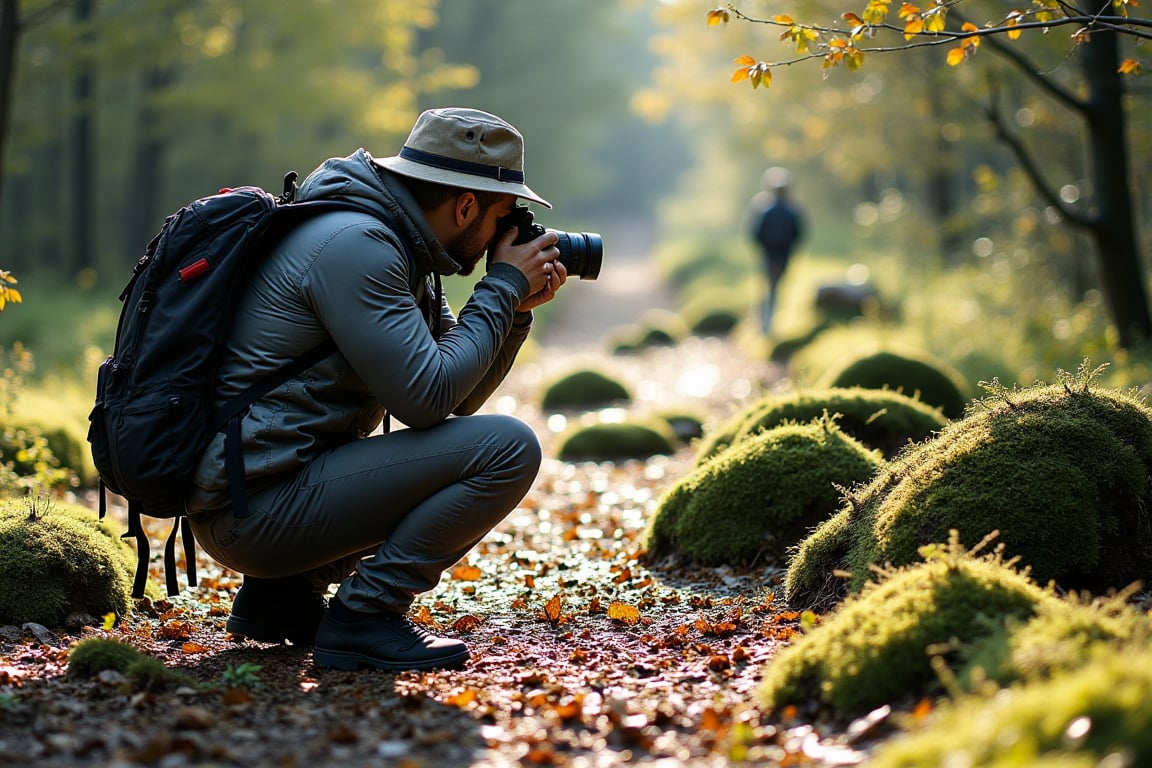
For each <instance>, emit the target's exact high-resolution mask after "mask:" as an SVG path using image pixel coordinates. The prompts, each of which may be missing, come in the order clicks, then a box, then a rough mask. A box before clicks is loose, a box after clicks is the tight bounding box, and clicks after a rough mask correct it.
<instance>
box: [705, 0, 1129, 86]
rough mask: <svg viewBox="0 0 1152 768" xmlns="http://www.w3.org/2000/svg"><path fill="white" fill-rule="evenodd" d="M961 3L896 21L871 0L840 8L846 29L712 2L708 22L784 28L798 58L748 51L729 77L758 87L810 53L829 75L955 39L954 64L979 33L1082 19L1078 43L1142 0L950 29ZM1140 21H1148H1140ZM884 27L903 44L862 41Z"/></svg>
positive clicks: (914, 9) (1042, 6)
mask: <svg viewBox="0 0 1152 768" xmlns="http://www.w3.org/2000/svg"><path fill="white" fill-rule="evenodd" d="M957 4H958V0H952V2H948V1H947V0H934V1H933V2H932V4H931V5H930V6H928V7H926V8H922V7H920V6H918V5H915V4H913V3H910V2H904V3H901V5H900V6H899V8H897V10H896V17H897V18H898V19H899V20H900V24H892V23H889V21H888V18H889V13H890V7H891V0H868V4H867V5H866V6H865V7H864V9H863V11H862V12H861V13H855V12H853V11H847V12H845V13H843V14H841V18H842V19H843V20H844V21H845V22H847V23H848V26H847V28H846V29H845V28H841V27H824V26H820V25H815V24H803V23H799V22H797V21H795V20H793V19H792V18H791V17H789V16H785V15H777V16H773V17H771V18H767V19H754V18H751V17H749V16H746V15H745V14H744V13H742V12H741V11H739V10H737V9H736V8H735V7H734V6H732V5H731V4H729V5H728V6H727V7H722V8H714V9H712V10H710V11H708V13H707V17H706V22H707V24H708V26H710V27H715V26H720V25H721V24H727V23H728V22H729V21H731V20H732V19H733V18H737V19H739V20H741V21H746V22H753V23H760V24H769V25H773V26H778V27H782V28H783V31H782V32H781V33H780V40H781V41H783V42H786V43H790V44H791V45H792V46H793V48H794V54H795V58H793V59H791V60H788V61H778V62H771V61H764V60H761V59H757V58H755V57H753V56H747V55H745V56H740V57H739V58H737V59H736V60H735V64H736V66H737V69H736V71H735V72H733V73H732V78H731V81H732V82H733V83H739V82H742V81H745V80H747V81H748V82H750V83H751V84H752V87H753V88H758V87H759V86H761V85H763V86H765V87H768V86H769V85H770V84H771V82H772V68H773V67H775V66H781V65H784V64H794V63H797V62H799V61H804V60H807V59H813V58H822V59H823V64H822V69H823V70H824V76H825V77H827V76H828V73H829V70H831V69H833V68H835V67H838V66H840V65H841V64H843V65H845V66H846V67H848V69H850V70H856V69H859V68H860V67H861V66H862V65H863V63H864V53H865V51H866V50H867V51H877V52H890V51H896V50H901V49H905V48H914V47H921V46H935V45H942V44H949V43H955V45H954V47H951V48H949V49H948V52H947V54H946V56H945V60H946V61H947V63H948V65H949V66H953V67H954V66H957V65H959V64H962V63H964V62H965V61H967V60H969V59H971V58H972V57H973V56H974V55H975V54H976V50H977V49H978V48H979V47H980V41H981V39H982V38H983V37H985V36H988V35H997V34H1002V35H1004V36H1005V37H1007V38H1008V39H1009V40H1017V39H1019V37H1020V35H1021V34H1022V32H1023V31H1024V30H1025V29H1027V28H1039V29H1042V30H1044V31H1048V30H1049V29H1050V28H1051V27H1052V26H1055V25H1060V24H1078V25H1079V27H1078V28H1077V29H1076V31H1075V32H1073V34H1072V36H1071V37H1072V41H1073V42H1074V43H1079V42H1082V41H1083V39H1085V38H1086V36H1087V35H1088V34H1090V32H1091V30H1092V28H1093V25H1095V24H1106V25H1107V28H1108V29H1111V30H1113V31H1118V32H1124V31H1125V26H1124V25H1125V23H1126V22H1127V21H1128V19H1129V10H1130V9H1131V8H1134V7H1137V6H1138V0H1112V9H1113V13H1114V14H1115V15H1114V16H1108V17H1104V16H1099V15H1098V16H1092V17H1083V18H1081V17H1076V16H1070V15H1068V11H1067V9H1066V8H1065V7H1064V6H1063V5H1062V4H1061V3H1060V1H1059V0H1033V3H1032V6H1033V7H1032V8H1030V9H1029V10H1027V11H1020V10H1010V11H1008V12H1007V13H1006V14H1005V16H1004V17H1003V19H1001V20H1000V21H999V22H996V23H988V24H986V25H985V26H984V27H983V28H981V27H978V26H976V25H975V24H973V23H972V22H970V21H964V22H963V23H962V24H961V25H960V28H959V29H955V28H954V29H951V30H950V29H948V28H947V17H948V10H949V9H950V8H953V7H955V6H956V5H957ZM1139 26H1146V25H1144V24H1143V23H1141V24H1140V25H1139ZM882 30H883V31H889V32H895V33H899V34H900V35H902V36H903V39H904V45H901V46H890V47H870V48H863V47H861V43H862V42H863V41H864V39H865V38H875V36H876V34H877V32H879V31H882ZM1139 36H1143V35H1139ZM1140 69H1141V68H1140V62H1139V61H1137V60H1135V59H1125V60H1124V61H1123V62H1122V63H1121V64H1120V67H1119V72H1120V73H1121V74H1125V75H1138V74H1140Z"/></svg>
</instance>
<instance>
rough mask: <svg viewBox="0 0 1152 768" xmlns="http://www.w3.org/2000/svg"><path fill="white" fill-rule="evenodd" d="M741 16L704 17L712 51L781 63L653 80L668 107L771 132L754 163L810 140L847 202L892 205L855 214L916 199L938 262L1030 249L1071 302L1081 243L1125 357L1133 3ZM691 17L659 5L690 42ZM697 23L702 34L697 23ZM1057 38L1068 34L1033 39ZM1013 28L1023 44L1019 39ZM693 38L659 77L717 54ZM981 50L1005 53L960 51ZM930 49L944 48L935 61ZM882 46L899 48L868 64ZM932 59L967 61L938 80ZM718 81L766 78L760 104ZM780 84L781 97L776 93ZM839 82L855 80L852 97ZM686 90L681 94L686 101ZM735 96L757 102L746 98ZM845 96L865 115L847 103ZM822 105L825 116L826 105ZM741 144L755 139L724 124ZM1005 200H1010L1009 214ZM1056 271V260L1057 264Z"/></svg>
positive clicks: (1138, 177) (1133, 170) (1133, 264)
mask: <svg viewBox="0 0 1152 768" xmlns="http://www.w3.org/2000/svg"><path fill="white" fill-rule="evenodd" d="M742 5H746V6H748V9H747V12H746V13H745V9H743V8H741V9H740V10H737V8H736V5H735V4H730V5H728V6H726V7H720V8H715V9H714V10H712V11H711V12H708V13H707V14H706V18H707V22H708V23H709V24H716V23H719V22H721V21H725V20H733V21H735V20H739V21H740V22H742V23H732V24H728V25H727V26H726V27H725V34H724V35H719V37H721V38H722V39H723V42H722V43H720V44H719V45H720V46H721V48H723V49H724V50H726V51H728V52H729V54H731V53H732V52H744V51H753V52H756V53H760V54H763V52H764V51H766V50H768V45H769V43H770V42H772V41H773V39H774V38H777V37H778V38H779V39H780V41H781V43H780V45H781V48H780V50H781V51H782V55H781V58H779V59H777V60H772V59H769V58H767V57H763V56H762V57H761V58H757V57H752V56H742V57H740V58H739V59H737V60H736V63H737V67H738V68H737V70H736V72H735V73H734V74H733V73H732V69H731V64H729V65H728V67H727V72H726V73H725V76H724V77H719V76H718V77H717V78H716V80H714V81H712V82H710V83H707V84H704V83H700V82H696V83H688V84H686V83H685V80H684V79H683V78H682V77H667V76H666V77H665V80H666V82H668V83H674V84H675V91H674V92H675V93H676V94H677V97H678V98H683V97H685V96H686V95H687V96H688V97H689V98H695V99H696V100H697V101H699V102H701V103H709V102H711V103H713V104H720V105H721V106H722V108H724V109H729V110H731V111H732V113H734V114H735V113H741V112H742V113H744V114H746V115H748V116H760V117H761V118H762V119H760V120H756V119H747V120H743V121H741V120H730V121H729V124H730V125H734V126H740V125H744V126H755V127H756V128H757V129H758V130H760V131H761V133H762V134H763V135H764V136H765V137H766V138H764V139H763V142H764V143H763V145H762V147H761V148H760V152H759V153H758V154H760V155H761V156H763V157H765V164H768V163H769V162H779V160H778V158H780V157H781V156H783V157H790V158H794V162H795V161H799V162H802V163H803V162H804V160H805V158H806V157H813V155H812V154H811V153H810V152H806V151H805V147H812V148H817V154H819V157H818V158H816V157H813V160H814V161H815V162H816V163H817V164H818V165H819V166H821V167H822V170H824V171H831V172H832V173H834V174H835V175H836V178H837V179H838V180H844V181H848V182H849V184H850V185H851V187H855V190H854V191H856V192H857V193H859V194H861V195H868V194H869V190H868V189H867V185H868V184H869V183H870V181H869V180H871V181H872V182H878V184H877V186H881V185H883V186H884V187H887V189H888V190H890V191H891V192H892V193H893V194H888V193H885V192H884V191H881V190H877V191H880V201H879V206H878V208H877V209H872V210H869V209H867V208H858V209H857V214H858V216H862V217H864V218H865V219H867V218H869V217H877V216H878V215H880V216H882V215H883V212H884V209H885V208H888V209H889V211H890V212H891V211H892V210H896V209H900V208H903V207H904V206H905V205H907V204H908V201H909V200H912V199H915V200H916V201H917V208H918V209H919V211H920V212H921V214H922V221H923V222H924V225H921V226H919V227H918V228H917V229H918V234H920V235H922V236H923V239H922V240H921V245H922V246H924V245H929V244H930V243H931V244H932V245H934V246H935V250H937V251H938V252H939V253H940V254H941V256H942V258H943V260H944V262H945V263H956V262H958V261H960V260H962V259H963V258H964V254H963V251H964V245H965V243H966V242H967V243H971V244H972V247H971V251H972V253H973V254H974V255H976V256H977V257H982V256H987V255H988V253H987V252H988V250H989V247H990V244H997V245H1008V244H1009V243H1011V247H1012V248H1013V249H1014V250H1017V251H1018V250H1019V248H1018V246H1021V247H1025V248H1030V249H1032V250H1033V253H1032V254H1031V256H1030V257H1028V258H1024V259H1021V258H1017V261H1021V260H1024V261H1028V260H1032V261H1036V260H1040V261H1043V262H1047V263H1048V265H1049V266H1055V267H1056V270H1055V271H1056V272H1058V273H1063V276H1064V277H1065V279H1067V280H1068V282H1069V283H1070V284H1071V286H1072V288H1073V290H1077V291H1079V293H1080V294H1081V295H1083V293H1084V292H1085V290H1087V289H1088V288H1089V287H1090V283H1091V278H1090V277H1089V276H1087V275H1086V272H1087V270H1085V269H1084V264H1083V259H1082V258H1081V257H1080V255H1079V253H1078V251H1083V250H1085V247H1084V242H1083V241H1084V240H1087V241H1088V242H1090V243H1091V246H1090V248H1091V249H1093V250H1094V251H1095V254H1096V257H1097V258H1096V266H1097V275H1096V278H1097V279H1098V285H1099V287H1100V288H1102V290H1103V293H1104V296H1105V298H1106V301H1107V303H1108V306H1109V308H1110V310H1111V315H1112V320H1113V322H1114V325H1115V329H1116V333H1117V340H1118V342H1119V343H1120V344H1121V345H1122V346H1128V345H1130V344H1132V343H1134V342H1138V341H1140V340H1142V339H1145V338H1148V337H1149V336H1152V318H1150V317H1149V311H1148V302H1147V299H1146V289H1145V277H1144V275H1145V268H1144V263H1143V252H1146V251H1147V246H1143V247H1142V244H1141V241H1140V237H1139V233H1138V231H1137V226H1136V222H1137V221H1138V220H1139V219H1140V218H1142V217H1146V214H1147V213H1148V205H1149V201H1148V197H1147V196H1146V195H1144V196H1143V197H1141V196H1138V195H1137V191H1138V190H1142V189H1146V187H1147V183H1148V168H1149V163H1148V162H1147V161H1148V155H1149V146H1148V145H1149V135H1148V121H1147V120H1140V119H1130V117H1129V115H1137V114H1140V113H1139V112H1138V111H1137V110H1139V109H1140V106H1141V104H1140V99H1141V97H1146V96H1147V89H1146V88H1145V89H1143V90H1140V89H1138V88H1136V89H1129V88H1128V87H1127V86H1126V83H1125V80H1124V78H1125V77H1126V76H1127V75H1128V74H1131V73H1135V72H1138V71H1139V62H1138V59H1137V58H1136V57H1137V56H1138V55H1139V53H1138V46H1139V44H1140V43H1141V42H1142V41H1143V40H1144V39H1145V38H1148V37H1152V22H1150V21H1149V20H1148V19H1147V18H1138V17H1136V16H1135V15H1134V13H1135V7H1134V4H1132V3H1127V2H1123V0H1117V1H1116V2H1115V3H1111V4H1104V5H1103V6H1101V10H1100V11H1099V12H1096V11H1093V12H1087V11H1084V12H1079V13H1080V16H1079V17H1078V18H1073V16H1075V14H1076V13H1078V12H1077V10H1076V8H1075V7H1074V6H1071V5H1068V6H1062V5H1057V4H1056V3H1052V2H1037V3H1034V4H1033V5H1032V6H1026V7H1025V8H1024V11H1023V12H1022V13H1019V14H1018V13H1017V12H1014V11H1013V12H1006V11H1005V8H1004V7H1003V6H1002V5H1000V4H987V3H985V4H981V3H980V2H979V1H978V0H967V1H966V2H964V3H950V4H933V5H930V6H925V7H924V8H920V7H918V6H916V5H914V4H912V3H904V4H903V5H901V6H899V7H897V6H895V5H893V6H892V7H891V8H889V3H887V2H885V1H884V0H871V1H870V2H868V3H867V4H866V6H865V7H864V8H861V9H856V10H858V11H859V13H855V12H853V10H852V9H849V8H847V7H843V8H836V9H835V12H836V13H837V15H839V13H840V12H843V15H842V17H841V18H837V19H836V20H835V21H833V22H829V23H828V24H827V25H821V24H819V23H816V24H813V23H811V20H812V19H823V18H827V17H828V16H829V15H830V14H831V10H830V9H829V8H828V7H825V6H823V5H820V4H816V3H809V2H803V0H800V1H798V2H794V3H782V4H776V5H774V6H772V8H771V9H770V10H768V9H767V8H766V7H764V4H762V3H756V2H749V3H746V4H742ZM752 9H755V10H756V11H760V12H762V13H761V15H757V14H756V13H753V10H752ZM699 12H700V9H699V8H698V7H692V8H689V7H688V6H687V5H686V4H683V3H678V4H677V3H673V4H670V6H669V10H668V11H667V13H668V15H669V16H672V17H674V26H673V27H670V28H671V29H673V30H674V33H675V34H678V35H684V34H686V33H685V30H686V29H687V26H686V25H687V22H688V19H687V17H688V16H690V15H691V14H692V13H699ZM961 14H965V16H966V17H971V18H972V19H973V20H977V21H983V20H984V18H985V15H987V16H988V17H989V18H991V19H992V22H991V23H990V24H989V25H988V26H985V27H980V28H978V27H976V26H975V25H973V24H971V22H970V21H968V20H967V19H966V18H960V15H961ZM1065 14H1068V15H1067V16H1066V15H1065ZM946 17H947V19H948V20H947V22H945V18H946ZM794 19H801V20H803V23H801V22H798V21H795V20H794ZM698 23H700V24H701V26H703V25H704V19H700V20H699V22H698ZM1063 28H1067V30H1068V31H1069V32H1070V34H1051V35H1045V34H1042V33H1041V31H1042V30H1044V29H1063ZM1021 31H1026V32H1027V34H1025V35H1024V36H1023V38H1022V39H1019V40H1017V39H1016V38H1017V37H1018V36H1019V35H1018V33H1020V32H1021ZM884 34H889V35H891V36H892V38H893V40H892V41H888V40H885V39H883V35H884ZM699 35H700V33H698V32H697V33H693V40H694V41H699V43H700V45H693V46H692V48H693V50H692V51H685V48H686V47H687V46H686V45H684V44H683V43H681V44H680V45H675V46H672V45H668V46H665V50H667V51H668V57H667V58H668V60H669V68H670V69H672V70H675V69H677V68H680V67H683V66H684V65H685V63H686V62H687V61H689V60H697V59H699V57H700V52H701V51H713V50H715V48H714V47H713V46H716V45H717V43H716V42H715V41H706V39H705V38H702V37H700V36H699ZM981 42H983V44H984V47H985V49H992V51H994V52H995V53H997V54H1000V55H999V56H995V55H982V56H973V54H974V53H975V52H976V50H977V49H978V46H979V44H980V43H981ZM937 45H944V46H946V47H948V48H949V49H950V50H949V53H948V54H947V55H946V54H945V53H944V51H943V50H933V48H932V47H933V46H937ZM925 46H927V48H925ZM1133 49H1136V50H1133ZM881 50H887V51H893V50H899V51H900V55H899V56H895V57H881V56H879V55H876V54H875V53H870V51H881ZM809 59H814V60H815V61H822V62H823V63H824V66H823V67H816V66H815V64H813V66H812V67H811V68H810V69H806V68H803V67H801V68H798V69H796V70H794V71H789V72H787V73H786V74H785V75H780V76H778V77H776V78H775V79H773V78H772V73H774V72H779V71H780V70H781V69H782V68H783V67H784V66H786V65H789V64H796V63H799V62H801V61H806V60H809ZM882 59H884V60H883V61H882ZM865 61H866V62H867V63H865ZM945 61H947V63H948V64H959V63H963V62H968V64H967V65H966V67H964V68H962V69H961V70H956V71H944V70H946V69H947V67H945ZM838 64H845V65H846V66H844V67H842V69H852V70H859V72H857V73H856V74H851V73H848V72H844V73H836V74H835V75H834V76H833V77H832V78H830V79H829V81H828V83H833V85H832V87H831V89H830V90H831V92H830V93H825V92H824V91H826V90H827V89H828V84H824V85H820V86H817V84H815V83H814V82H813V80H812V78H811V77H810V76H811V75H813V74H816V75H818V76H822V77H826V76H828V75H829V74H830V72H831V69H833V68H834V67H835V66H837V65H838ZM711 69H712V70H713V71H714V70H715V69H716V67H715V66H712V67H711ZM681 74H683V72H682V70H681ZM728 75H731V77H730V78H729V77H728ZM700 79H704V80H706V78H700ZM729 79H731V80H733V81H740V80H748V81H751V82H752V83H753V85H757V86H759V85H768V84H769V83H771V86H772V91H773V95H772V96H771V97H765V98H764V100H763V102H762V103H759V104H756V105H753V106H745V105H739V106H737V105H734V104H731V103H728V102H729V101H730V98H725V97H717V96H715V94H714V91H715V90H718V89H720V88H721V87H722V84H723V83H725V81H727V80H729ZM783 81H788V87H787V88H785V89H784V91H783V92H782V93H776V91H777V89H778V88H780V87H781V85H782V84H783ZM845 82H850V85H849V86H848V88H847V91H845V86H844V83H845ZM686 88H687V89H689V90H690V91H692V92H693V93H689V94H685V93H684V91H685V89H686ZM845 97H847V98H845ZM743 98H744V99H746V100H753V99H752V98H751V97H749V96H748V95H747V93H746V92H745V93H744V94H743ZM757 101H759V100H757ZM853 102H855V103H856V104H859V105H861V107H862V108H857V109H852V108H851V107H852V106H853ZM800 104H803V108H802V109H798V108H797V107H798V106H799V105H800ZM823 104H831V105H832V110H831V111H830V112H826V111H825V110H824V109H822V105H823ZM1144 106H1145V107H1146V103H1145V105H1144ZM813 107H815V108H814V109H813ZM844 107H849V108H848V109H844ZM1069 116H1073V117H1074V118H1078V120H1077V119H1073V120H1070V119H1069ZM874 118H878V119H874ZM729 133H731V131H729ZM991 138H996V139H998V140H999V146H997V145H996V144H995V143H994V142H992V141H990V140H989V139H991ZM736 140H737V141H749V140H752V141H754V137H747V136H741V135H740V134H739V129H737V136H736ZM1069 147H1072V148H1074V151H1071V152H1070V151H1068V148H1069ZM1005 180H1008V181H1009V182H1010V183H1011V184H1012V185H1014V186H1015V185H1020V184H1023V185H1025V186H1027V187H1028V188H1029V193H1028V195H1027V196H1024V195H1022V194H1021V193H1020V192H1013V191H1011V190H1009V189H1007V188H1006V184H1005ZM851 187H850V188H851ZM1009 200H1011V201H1012V203H1013V204H1012V205H1011V206H1005V205H1004V203H1005V202H1007V201H1009ZM997 203H998V204H997ZM1056 225H1059V226H1058V227H1057V226H1056ZM1067 225H1072V227H1071V228H1069V227H1068V226H1067ZM1057 229H1059V232H1057ZM1070 229H1073V230H1079V233H1080V234H1076V232H1070V231H1069V230H1070ZM933 241H934V242H933ZM1062 257H1063V258H1062ZM1060 260H1063V261H1065V262H1067V263H1066V264H1063V265H1058V264H1054V262H1058V261H1060Z"/></svg>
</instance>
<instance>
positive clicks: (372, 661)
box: [312, 648, 469, 672]
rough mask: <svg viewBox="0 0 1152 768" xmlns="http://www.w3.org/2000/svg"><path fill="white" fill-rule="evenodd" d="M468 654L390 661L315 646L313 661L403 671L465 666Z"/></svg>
mask: <svg viewBox="0 0 1152 768" xmlns="http://www.w3.org/2000/svg"><path fill="white" fill-rule="evenodd" d="M468 656H469V654H468V651H467V649H465V650H463V651H461V652H460V653H457V654H453V655H452V656H445V657H443V658H439V659H428V660H426V661H421V662H411V661H388V660H387V659H377V658H375V657H372V656H366V655H364V654H362V653H350V652H348V651H327V650H323V649H321V648H314V649H313V650H312V661H313V662H314V663H315V664H316V666H319V667H329V668H332V669H344V670H353V671H354V670H357V669H360V668H362V667H375V668H376V669H384V670H389V671H393V672H401V671H404V670H429V669H456V668H458V667H462V666H464V662H466V661H468Z"/></svg>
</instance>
